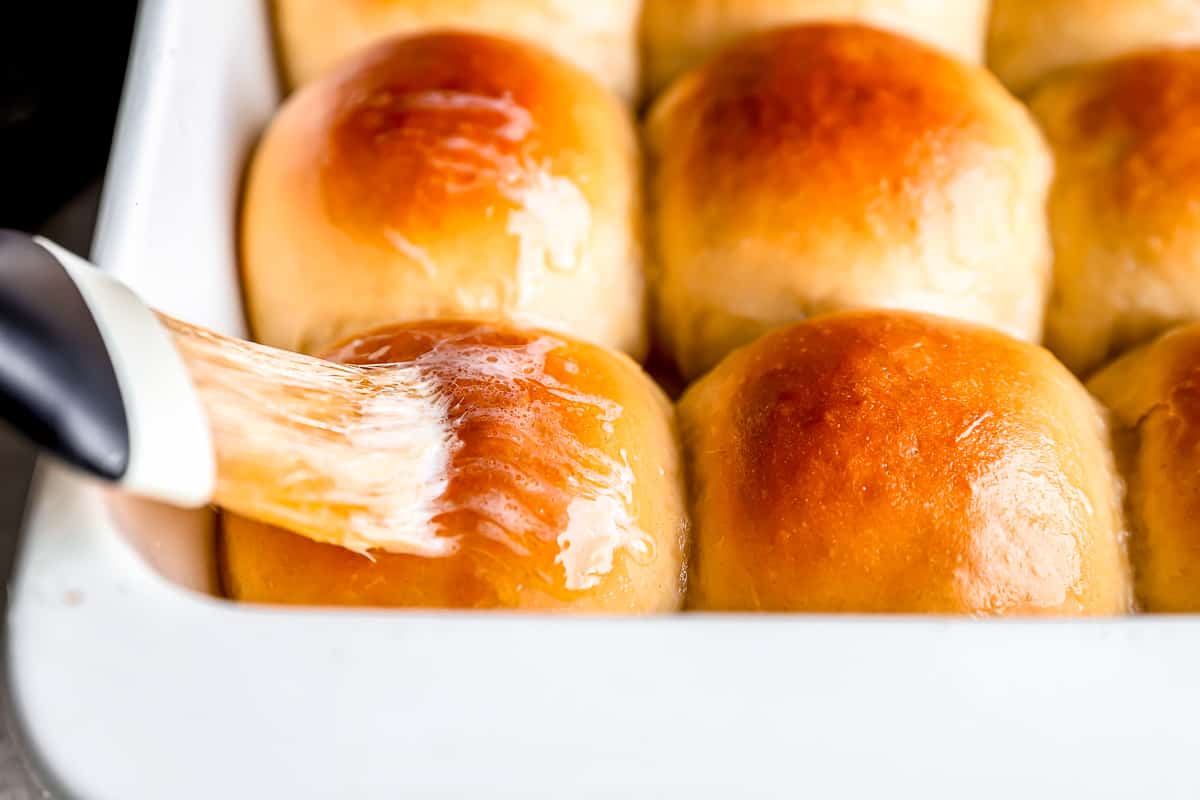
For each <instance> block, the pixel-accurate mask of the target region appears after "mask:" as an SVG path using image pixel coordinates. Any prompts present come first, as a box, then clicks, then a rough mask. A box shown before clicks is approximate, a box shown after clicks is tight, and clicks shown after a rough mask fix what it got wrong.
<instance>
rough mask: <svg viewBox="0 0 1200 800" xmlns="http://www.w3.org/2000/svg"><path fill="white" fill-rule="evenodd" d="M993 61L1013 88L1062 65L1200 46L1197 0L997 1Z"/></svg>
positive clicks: (1027, 85) (1021, 88)
mask: <svg viewBox="0 0 1200 800" xmlns="http://www.w3.org/2000/svg"><path fill="white" fill-rule="evenodd" d="M988 39H989V41H988V64H989V66H990V67H991V68H992V69H993V71H995V73H996V74H997V75H998V76H1000V80H1002V81H1004V83H1005V85H1006V86H1008V87H1009V88H1010V89H1012V90H1013V91H1014V92H1018V93H1024V92H1027V91H1028V90H1030V89H1032V88H1033V87H1034V86H1035V85H1036V84H1037V82H1038V81H1040V80H1041V79H1042V78H1044V77H1045V76H1047V75H1049V74H1050V73H1052V72H1054V71H1055V70H1057V69H1061V68H1063V67H1069V66H1074V65H1077V64H1086V63H1089V62H1092V61H1101V60H1103V59H1107V58H1113V57H1115V56H1120V55H1125V54H1127V53H1132V52H1134V51H1136V50H1141V49H1144V48H1153V47H1161V46H1167V45H1171V46H1174V45H1185V44H1200V3H1198V2H1196V0H993V6H992V22H991V31H990V33H989V36H988Z"/></svg>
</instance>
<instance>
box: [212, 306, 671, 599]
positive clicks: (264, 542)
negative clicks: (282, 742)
mask: <svg viewBox="0 0 1200 800" xmlns="http://www.w3.org/2000/svg"><path fill="white" fill-rule="evenodd" d="M329 355H330V356H331V357H332V358H333V359H335V360H338V361H343V362H347V363H354V364H371V363H391V362H404V363H413V364H416V365H417V366H418V367H419V368H420V369H421V370H422V372H423V373H425V374H426V375H427V376H428V379H429V380H430V381H432V382H434V383H435V385H437V386H438V387H439V388H440V391H441V392H442V393H443V394H444V398H445V405H446V409H447V414H448V416H449V420H450V430H451V431H452V434H451V436H452V440H453V441H452V442H451V447H450V452H451V455H450V457H449V460H448V463H447V464H446V467H445V485H444V489H443V490H442V491H441V493H440V495H438V496H437V499H436V500H434V501H433V502H432V504H431V507H430V510H429V512H428V514H429V520H428V524H429V526H430V531H431V534H432V535H436V536H438V537H441V538H442V539H443V540H445V541H446V542H447V545H448V552H447V553H446V554H445V555H444V556H441V557H422V556H419V555H405V554H388V553H383V552H378V551H376V552H374V553H373V554H372V556H373V558H368V557H366V556H362V555H358V554H356V553H353V552H351V551H349V550H344V549H341V548H338V547H335V546H331V545H326V544H318V543H316V542H313V541H311V540H309V539H305V538H302V537H300V536H296V535H293V534H291V533H288V532H286V531H283V530H279V529H275V528H269V527H265V526H262V525H259V524H257V523H251V522H249V521H247V520H245V519H241V518H238V517H234V516H228V515H227V516H226V518H225V524H224V532H223V538H222V549H221V563H222V572H223V577H224V584H225V587H226V590H227V592H228V594H229V595H230V596H231V597H233V598H235V599H237V600H244V601H250V602H261V603H286V604H304V605H359V606H426V607H447V608H507V609H542V610H553V609H572V610H578V611H609V612H651V611H670V610H673V609H676V608H677V607H678V606H679V604H680V602H681V599H682V577H683V557H684V552H685V545H686V536H687V526H686V517H685V510H684V496H683V485H682V476H681V472H680V466H679V460H678V453H677V445H676V440H675V434H674V429H673V423H672V415H671V407H670V405H669V403H668V402H667V400H666V398H665V397H664V396H663V395H662V393H661V392H660V391H659V390H658V389H657V387H655V386H654V384H653V383H652V382H651V381H650V380H649V379H648V378H647V377H646V376H645V374H644V373H643V372H642V371H641V370H640V369H639V368H638V367H637V365H636V364H634V363H633V362H632V361H630V360H629V359H627V358H625V357H623V356H619V355H616V354H613V353H610V352H608V351H606V350H603V349H601V348H598V347H595V346H592V345H588V344H583V343H580V342H576V341H571V340H568V339H565V338H561V337H559V336H557V335H555V334H550V333H544V332H538V331H530V330H516V329H510V328H504V327H497V326H493V325H485V324H476V323H461V322H429V323H416V324H409V325H403V326H396V327H390V328H385V329H383V330H379V331H377V332H375V333H371V334H369V335H365V336H362V337H360V338H357V339H354V340H352V341H350V342H348V343H346V344H343V345H341V346H339V347H337V348H335V349H334V350H333V351H332V352H331V353H330V354H329Z"/></svg>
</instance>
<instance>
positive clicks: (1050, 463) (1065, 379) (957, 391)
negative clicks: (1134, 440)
mask: <svg viewBox="0 0 1200 800" xmlns="http://www.w3.org/2000/svg"><path fill="white" fill-rule="evenodd" d="M681 424H682V425H683V432H684V441H685V447H686V452H687V456H688V458H689V467H688V468H689V470H690V473H691V480H692V483H691V486H692V497H691V501H692V506H693V516H694V519H695V520H696V533H695V555H694V563H693V573H692V593H691V595H690V599H689V603H690V604H691V605H692V606H693V607H696V608H703V609H719V610H773V611H887V612H943V613H963V612H967V613H973V614H981V615H1002V614H1115V613H1124V612H1126V611H1128V610H1129V603H1130V589H1129V585H1128V582H1127V576H1126V574H1125V564H1124V552H1123V549H1122V548H1123V542H1122V536H1123V529H1122V523H1121V519H1120V515H1119V510H1118V507H1117V504H1118V493H1117V485H1116V480H1115V477H1114V474H1113V470H1112V467H1111V465H1110V457H1109V454H1108V452H1107V450H1106V443H1105V430H1104V426H1103V423H1102V422H1101V419H1100V415H1099V412H1098V409H1097V408H1096V407H1095V405H1094V404H1093V403H1092V401H1091V400H1090V398H1089V397H1088V396H1087V394H1086V392H1085V391H1084V390H1083V388H1082V387H1081V386H1079V385H1078V384H1076V383H1075V382H1074V381H1073V379H1072V378H1071V376H1070V375H1069V374H1068V373H1067V372H1066V370H1065V369H1063V368H1062V367H1061V366H1060V365H1058V364H1057V363H1055V362H1054V361H1053V359H1052V358H1051V356H1050V355H1049V354H1048V353H1046V352H1045V351H1043V350H1040V349H1039V348H1035V347H1033V346H1031V345H1027V344H1024V343H1021V342H1018V341H1015V340H1012V339H1009V338H1007V337H1004V336H1002V335H1000V334H997V333H993V332H990V331H986V330H984V329H982V328H976V327H972V326H966V325H961V324H959V323H953V322H950V321H947V320H939V319H936V318H933V317H922V316H918V315H913V314H900V313H894V314H888V313H885V312H861V313H851V314H839V315H831V316H827V317H823V318H820V319H817V320H813V321H811V322H808V323H801V324H798V325H794V326H791V327H788V328H784V329H781V330H780V331H778V332H775V333H772V334H769V335H767V336H766V337H764V338H762V339H760V340H758V341H757V342H756V343H755V344H753V345H750V346H749V347H746V348H744V349H742V350H740V351H738V352H737V353H736V354H734V355H733V356H732V357H731V358H729V359H728V360H726V361H725V362H724V363H723V364H722V365H721V366H720V367H718V368H717V369H716V370H714V371H713V372H712V373H710V374H709V375H708V376H706V377H705V378H704V379H702V380H701V381H700V382H699V383H697V384H696V385H694V386H693V387H692V388H691V389H690V390H689V391H688V393H687V394H686V395H685V396H684V399H683V401H682V404H681Z"/></svg>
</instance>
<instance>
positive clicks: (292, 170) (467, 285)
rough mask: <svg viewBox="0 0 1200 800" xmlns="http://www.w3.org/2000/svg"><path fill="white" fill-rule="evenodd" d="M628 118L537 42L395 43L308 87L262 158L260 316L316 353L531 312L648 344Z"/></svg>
mask: <svg viewBox="0 0 1200 800" xmlns="http://www.w3.org/2000/svg"><path fill="white" fill-rule="evenodd" d="M640 208H641V202H640V178H639V170H638V155H637V148H636V140H635V135H634V131H633V126H632V121H631V119H630V117H629V115H628V112H627V111H626V110H625V109H623V108H622V107H621V106H620V105H619V104H618V103H617V101H616V100H615V99H613V97H612V96H611V95H609V94H608V93H607V92H605V91H604V90H603V88H601V87H600V86H598V85H597V84H596V83H595V82H594V81H592V80H591V79H590V78H588V77H587V76H586V75H584V74H583V73H581V72H579V71H578V70H576V69H575V68H574V67H571V66H570V65H568V64H566V63H564V62H562V61H560V60H559V59H558V58H556V57H555V56H552V55H550V54H548V53H545V52H542V51H541V50H538V49H536V48H534V47H532V46H527V45H523V44H518V43H515V42H510V41H505V40H502V39H497V38H493V37H488V36H481V35H474V34H452V33H446V34H431V35H428V36H421V37H416V38H411V39H404V38H400V39H391V40H388V41H386V42H384V43H382V44H380V45H378V46H376V47H375V48H373V49H371V50H369V51H367V52H365V53H363V54H361V55H360V56H358V57H356V58H354V59H352V60H351V61H349V62H345V63H343V64H342V66H341V67H339V68H338V69H337V70H335V71H334V72H332V73H330V74H327V75H326V76H325V77H324V78H322V79H321V80H319V81H317V82H316V83H313V84H311V85H309V86H308V87H307V88H306V89H304V90H303V91H301V92H298V93H297V94H295V95H293V97H292V98H291V100H289V101H288V103H287V104H286V105H285V106H284V107H283V109H282V110H281V111H280V112H279V114H278V116H277V117H276V119H275V121H274V122H273V123H272V125H271V127H270V129H269V130H268V132H267V134H266V137H265V138H264V140H263V142H262V144H261V146H260V147H259V149H258V152H257V153H256V155H255V158H254V162H253V164H252V166H251V170H250V175H249V180H248V185H247V191H246V200H245V205H244V210H243V226H242V271H243V279H244V284H245V295H246V301H247V305H248V311H249V317H250V322H251V327H252V329H253V331H254V333H255V335H256V336H257V338H259V340H260V341H263V342H265V343H267V344H271V345H275V346H278V347H284V348H288V349H298V350H302V351H305V352H313V351H314V350H315V349H317V348H320V347H322V346H323V345H324V344H326V343H327V342H329V341H332V340H334V339H336V338H339V337H342V336H347V335H352V334H354V333H358V332H361V331H364V330H367V329H370V328H371V327H375V326H378V325H383V324H388V323H391V322H397V321H404V320H414V319H433V318H454V317H457V318H467V319H479V318H488V319H512V320H517V321H520V322H523V323H527V324H532V325H535V326H539V327H547V328H552V329H555V330H559V331H562V332H565V333H568V334H570V335H573V336H578V337H580V338H583V339H587V340H590V341H595V342H598V343H600V344H603V345H607V346H611V347H613V348H616V349H621V350H624V351H626V352H629V353H631V354H633V355H634V356H635V357H640V356H641V355H642V354H643V352H644V351H645V347H646V333H645V330H644V328H645V320H644V298H643V295H644V279H643V275H642V269H641V241H640V238H641V237H640V223H639V216H640Z"/></svg>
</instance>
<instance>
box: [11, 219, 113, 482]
mask: <svg viewBox="0 0 1200 800" xmlns="http://www.w3.org/2000/svg"><path fill="white" fill-rule="evenodd" d="M0 417H3V418H4V419H6V420H7V421H8V422H9V423H10V424H12V425H13V427H15V428H16V429H17V430H18V431H20V432H21V433H23V434H24V435H25V436H27V437H28V438H29V439H30V440H32V441H33V442H34V444H36V445H38V446H39V447H41V448H43V449H45V450H47V451H49V452H51V453H53V454H54V455H56V456H58V457H59V458H61V459H63V460H64V461H66V462H67V463H69V464H73V465H75V466H76V467H79V468H80V469H83V470H85V471H87V472H90V473H92V474H93V475H96V476H97V477H100V478H103V479H105V480H109V481H116V480H120V478H121V476H122V475H124V474H125V469H126V467H127V466H128V465H129V444H130V443H129V424H128V421H127V420H126V417H125V405H124V403H123V402H122V399H121V387H120V385H119V384H118V383H117V374H116V371H115V369H114V368H113V364H112V361H111V360H110V359H109V357H108V349H107V347H106V346H105V343H104V336H103V335H102V334H101V333H100V328H99V327H98V326H97V324H96V320H95V319H94V318H93V317H92V312H91V311H90V310H89V309H88V305H87V302H86V301H85V300H84V299H83V295H82V294H81V293H80V291H79V287H78V286H76V284H75V281H74V280H72V279H71V276H70V274H69V273H68V272H67V270H66V269H65V268H64V267H63V266H62V264H60V263H59V262H58V260H57V259H56V258H55V257H54V256H53V255H51V254H50V252H49V251H47V250H46V249H45V248H43V247H41V246H39V245H38V244H37V243H35V242H34V241H33V239H31V238H30V237H29V236H26V235H24V234H21V233H16V232H15V231H7V230H0Z"/></svg>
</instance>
